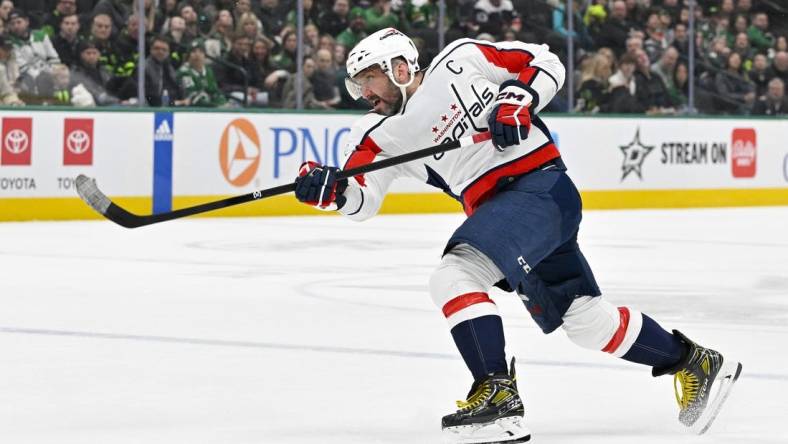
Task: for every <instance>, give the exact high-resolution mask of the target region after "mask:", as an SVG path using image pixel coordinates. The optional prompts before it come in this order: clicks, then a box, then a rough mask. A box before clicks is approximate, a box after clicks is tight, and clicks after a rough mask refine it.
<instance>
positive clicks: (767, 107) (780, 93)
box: [752, 77, 788, 116]
mask: <svg viewBox="0 0 788 444" xmlns="http://www.w3.org/2000/svg"><path fill="white" fill-rule="evenodd" d="M752 113H753V114H754V115H757V116H778V115H783V114H788V98H786V97H785V82H783V81H782V80H781V79H779V78H777V77H775V78H773V79H772V80H771V81H770V82H769V89H768V91H767V93H766V94H765V95H763V96H761V97H760V98H758V101H757V102H755V106H753V109H752Z"/></svg>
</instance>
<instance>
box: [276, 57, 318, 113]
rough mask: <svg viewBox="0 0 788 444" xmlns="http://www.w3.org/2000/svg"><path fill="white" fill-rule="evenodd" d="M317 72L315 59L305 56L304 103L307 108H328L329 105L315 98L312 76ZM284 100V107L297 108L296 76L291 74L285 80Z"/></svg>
mask: <svg viewBox="0 0 788 444" xmlns="http://www.w3.org/2000/svg"><path fill="white" fill-rule="evenodd" d="M314 74H315V61H314V60H312V59H311V58H310V57H306V58H304V76H303V83H302V87H303V96H302V98H303V104H304V108H306V109H327V106H326V105H325V104H324V103H323V102H320V101H318V100H317V99H315V94H314V90H313V87H312V77H313V76H314ZM283 94H284V101H283V103H282V107H283V108H291V109H292V108H295V107H296V103H297V101H296V98H297V95H296V76H295V75H290V77H288V79H287V82H285V86H284V93H283Z"/></svg>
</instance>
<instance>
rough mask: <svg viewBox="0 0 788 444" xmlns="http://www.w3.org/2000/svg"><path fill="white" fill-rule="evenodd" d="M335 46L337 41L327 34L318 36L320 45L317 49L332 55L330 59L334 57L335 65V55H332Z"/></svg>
mask: <svg viewBox="0 0 788 444" xmlns="http://www.w3.org/2000/svg"><path fill="white" fill-rule="evenodd" d="M336 46H337V41H336V40H335V39H334V37H332V36H330V35H328V34H323V35H321V36H320V44H319V45H318V46H317V49H327V50H328V52H330V53H331V54H332V57H334V62H335V63H336V55H334V49H335V48H336Z"/></svg>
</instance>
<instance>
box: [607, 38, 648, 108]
mask: <svg viewBox="0 0 788 444" xmlns="http://www.w3.org/2000/svg"><path fill="white" fill-rule="evenodd" d="M639 51H640V52H643V50H642V49H641V50H639ZM636 66H637V59H636V58H635V56H634V55H632V54H628V53H627V54H624V55H622V56H621V59H620V60H619V61H618V71H616V73H615V74H613V75H612V76H610V78H609V79H608V83H609V85H610V86H609V93H608V102H607V107H606V109H603V111H609V112H613V113H636V112H642V109H640V107H639V105H638V103H637V98H636V95H635V93H636V92H637V84H636V82H635V68H636Z"/></svg>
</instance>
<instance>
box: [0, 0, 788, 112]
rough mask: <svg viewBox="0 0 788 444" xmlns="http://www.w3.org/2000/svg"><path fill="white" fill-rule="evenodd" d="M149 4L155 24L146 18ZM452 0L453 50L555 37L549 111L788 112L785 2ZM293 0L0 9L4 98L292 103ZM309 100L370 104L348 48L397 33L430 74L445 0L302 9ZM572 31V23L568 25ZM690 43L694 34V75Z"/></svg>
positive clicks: (321, 104)
mask: <svg viewBox="0 0 788 444" xmlns="http://www.w3.org/2000/svg"><path fill="white" fill-rule="evenodd" d="M138 1H142V2H143V3H144V11H145V17H144V20H140V17H139V16H138V15H137V11H138V10H139V5H138ZM689 1H690V0H575V1H574V6H573V10H572V11H571V12H568V11H567V7H566V5H567V2H566V0H446V19H445V21H444V26H445V28H444V30H445V41H446V42H451V41H452V40H454V39H457V38H461V37H473V38H478V39H483V40H489V41H502V40H522V41H526V42H534V43H547V44H549V45H550V47H551V49H552V50H553V51H554V52H556V53H558V54H559V56H560V57H561V58H562V60H564V61H565V62H566V61H567V57H570V55H569V52H568V44H567V43H568V41H569V40H570V39H571V41H572V43H573V47H574V51H573V52H572V55H571V57H573V62H575V67H576V68H577V69H576V70H575V72H574V76H573V80H574V86H575V88H574V91H571V92H568V91H567V90H568V88H564V90H563V91H562V94H563V95H559V96H556V98H555V99H554V100H553V102H552V103H551V104H550V105H549V107H548V110H549V111H557V112H564V111H566V110H567V106H568V103H569V102H570V101H569V100H568V97H567V94H570V93H571V94H572V99H573V102H574V104H575V106H574V111H576V112H585V113H597V112H600V113H605V112H608V113H649V114H673V113H683V112H687V111H688V103H689V99H688V94H689V91H688V85H689V79H690V78H692V77H693V76H694V80H695V82H694V84H695V95H694V103H695V108H696V109H697V110H698V111H700V112H704V113H718V114H719V113H725V114H746V113H750V114H759V115H778V114H785V113H788V99H786V97H785V83H786V82H788V40H786V36H787V35H788V5H786V2H784V1H779V0H697V1H696V6H695V35H694V36H692V35H691V33H690V31H689V15H690V9H689V7H688V6H689ZM296 8H297V3H296V1H295V0H0V104H2V105H23V104H45V105H65V106H109V105H136V104H138V102H137V100H138V98H137V97H138V94H137V89H138V81H137V79H138V72H137V71H138V66H139V65H140V64H139V61H138V58H139V57H138V54H139V53H138V48H139V46H140V45H139V42H138V35H139V33H140V32H139V31H140V25H141V23H144V30H143V31H144V36H145V39H144V42H143V44H144V47H145V57H146V58H145V64H144V66H145V69H144V79H145V82H144V84H145V101H146V103H145V105H148V106H203V107H240V106H248V107H258V108H294V107H295V106H296V103H297V101H298V100H297V99H298V97H297V96H296V95H297V88H296V83H297V82H296V74H295V73H296V48H297V45H298V44H297V41H298V34H297V32H296V20H297V14H296ZM303 8H304V29H303V41H304V44H305V59H304V61H303V74H304V76H303V96H302V97H301V99H302V102H303V105H304V107H306V108H309V109H338V108H345V109H348V108H366V107H367V106H366V104H365V103H363V101H354V100H353V99H351V98H350V97H349V96H348V95H347V93H346V92H345V90H344V87H343V84H344V78H345V76H346V72H345V69H344V65H345V57H346V55H347V52H348V51H349V50H350V49H351V48H352V47H353V46H354V45H355V44H356V43H358V42H359V41H360V40H361V39H363V38H364V37H365V36H367V35H369V34H370V33H373V32H375V31H377V30H379V29H383V28H386V27H396V28H398V29H400V30H402V31H403V32H405V33H406V34H408V35H410V36H411V37H412V38H413V40H414V42H415V43H416V45H417V46H418V49H419V52H420V59H421V60H420V64H421V66H427V65H428V64H429V62H430V61H431V60H432V58H433V57H434V56H435V55H436V54H437V52H438V50H439V48H438V40H439V37H438V11H439V5H438V2H437V1H436V0H303ZM570 18H572V19H573V20H572V21H573V23H574V27H573V30H570V27H569V26H568V23H569V19H570ZM690 39H694V41H695V49H694V51H695V55H696V57H695V63H694V68H695V70H694V73H691V72H690V68H689V67H690V64H689V52H690V45H689V41H690Z"/></svg>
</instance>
